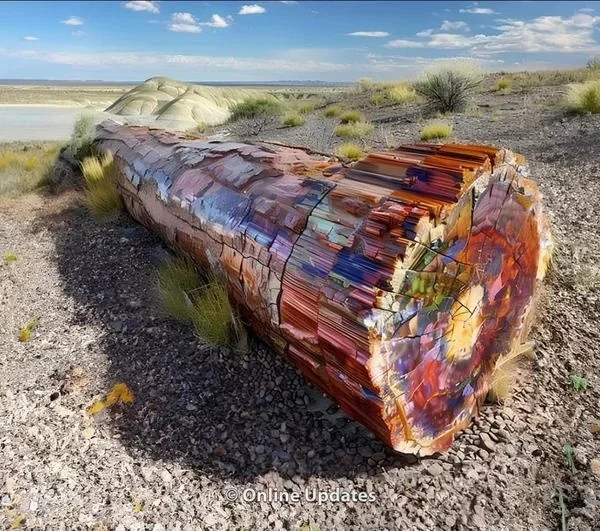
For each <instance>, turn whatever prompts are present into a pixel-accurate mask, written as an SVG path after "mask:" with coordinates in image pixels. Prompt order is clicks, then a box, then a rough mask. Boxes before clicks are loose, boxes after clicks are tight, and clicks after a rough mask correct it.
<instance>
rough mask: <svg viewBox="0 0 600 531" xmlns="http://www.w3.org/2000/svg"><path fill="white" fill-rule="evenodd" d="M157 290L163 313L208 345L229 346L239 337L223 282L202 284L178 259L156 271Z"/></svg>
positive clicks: (189, 264)
mask: <svg viewBox="0 0 600 531" xmlns="http://www.w3.org/2000/svg"><path fill="white" fill-rule="evenodd" d="M156 287H157V294H158V298H159V301H160V304H161V307H162V309H163V311H164V312H165V313H166V314H167V315H168V316H169V317H172V318H173V319H177V320H179V321H183V322H186V323H190V324H192V325H193V326H194V328H195V330H196V332H197V333H198V335H199V336H200V337H202V338H203V339H204V340H206V341H207V342H209V343H212V344H214V345H225V344H231V343H233V342H235V341H237V339H238V338H239V337H240V336H241V335H242V332H243V330H242V327H241V324H240V323H239V320H238V318H237V315H236V314H235V312H234V310H233V308H232V307H231V304H230V302H229V296H228V294H227V286H226V285H225V282H224V281H223V280H221V279H218V278H215V277H211V278H209V279H208V280H207V281H205V282H203V281H202V279H201V278H200V276H199V275H198V272H197V270H196V268H195V267H194V264H193V263H192V262H191V261H189V260H188V259H185V258H177V259H175V260H171V261H170V262H168V263H167V264H165V265H164V266H162V267H161V268H159V269H158V270H157V272H156Z"/></svg>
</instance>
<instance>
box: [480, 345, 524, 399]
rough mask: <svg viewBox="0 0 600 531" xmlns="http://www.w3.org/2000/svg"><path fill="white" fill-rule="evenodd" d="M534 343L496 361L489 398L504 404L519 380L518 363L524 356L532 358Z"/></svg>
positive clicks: (519, 347)
mask: <svg viewBox="0 0 600 531" xmlns="http://www.w3.org/2000/svg"><path fill="white" fill-rule="evenodd" d="M533 346H534V343H533V341H528V342H527V343H523V344H521V345H519V346H518V347H515V348H514V349H513V350H512V351H511V352H509V353H508V354H507V355H506V356H501V357H500V358H498V360H497V361H496V365H495V367H494V372H493V373H492V381H491V384H490V390H489V391H488V397H489V399H490V400H492V401H493V402H498V403H499V402H504V401H505V400H506V399H507V398H508V397H509V395H510V393H511V391H512V389H513V386H514V384H515V381H516V379H517V369H518V362H519V359H520V357H521V356H522V355H524V354H525V355H527V356H530V355H531V354H532V352H533Z"/></svg>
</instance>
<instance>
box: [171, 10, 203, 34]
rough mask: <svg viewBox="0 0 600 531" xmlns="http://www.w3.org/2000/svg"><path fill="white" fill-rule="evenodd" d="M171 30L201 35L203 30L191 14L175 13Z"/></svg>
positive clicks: (172, 17) (172, 16)
mask: <svg viewBox="0 0 600 531" xmlns="http://www.w3.org/2000/svg"><path fill="white" fill-rule="evenodd" d="M169 29H170V30H171V31H175V32H177V33H200V32H201V31H202V28H201V27H200V24H199V22H198V21H197V20H196V19H195V17H194V15H192V14H191V13H173V14H172V15H171V23H170V24H169Z"/></svg>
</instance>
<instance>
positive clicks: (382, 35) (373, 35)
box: [346, 31, 390, 37]
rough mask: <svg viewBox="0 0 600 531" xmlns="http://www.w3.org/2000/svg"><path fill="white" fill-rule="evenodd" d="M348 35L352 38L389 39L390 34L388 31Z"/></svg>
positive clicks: (361, 32)
mask: <svg viewBox="0 0 600 531" xmlns="http://www.w3.org/2000/svg"><path fill="white" fill-rule="evenodd" d="M346 35H351V36H352V37H389V35H390V34H389V33H388V32H387V31H354V32H352V33H347V34H346Z"/></svg>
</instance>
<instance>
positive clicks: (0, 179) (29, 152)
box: [0, 143, 61, 195]
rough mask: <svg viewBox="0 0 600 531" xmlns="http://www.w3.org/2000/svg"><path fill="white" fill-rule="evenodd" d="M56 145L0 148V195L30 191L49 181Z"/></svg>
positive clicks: (56, 149) (10, 145) (56, 154)
mask: <svg viewBox="0 0 600 531" xmlns="http://www.w3.org/2000/svg"><path fill="white" fill-rule="evenodd" d="M60 147H61V146H60V144H43V145H21V144H20V143H19V144H16V143H15V144H8V145H6V146H4V147H0V195H18V194H22V193H26V192H30V191H32V190H35V189H36V188H39V187H41V186H44V185H45V184H47V183H48V182H49V176H50V174H51V170H52V167H53V166H54V164H55V162H56V158H57V157H58V153H59V150H60Z"/></svg>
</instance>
